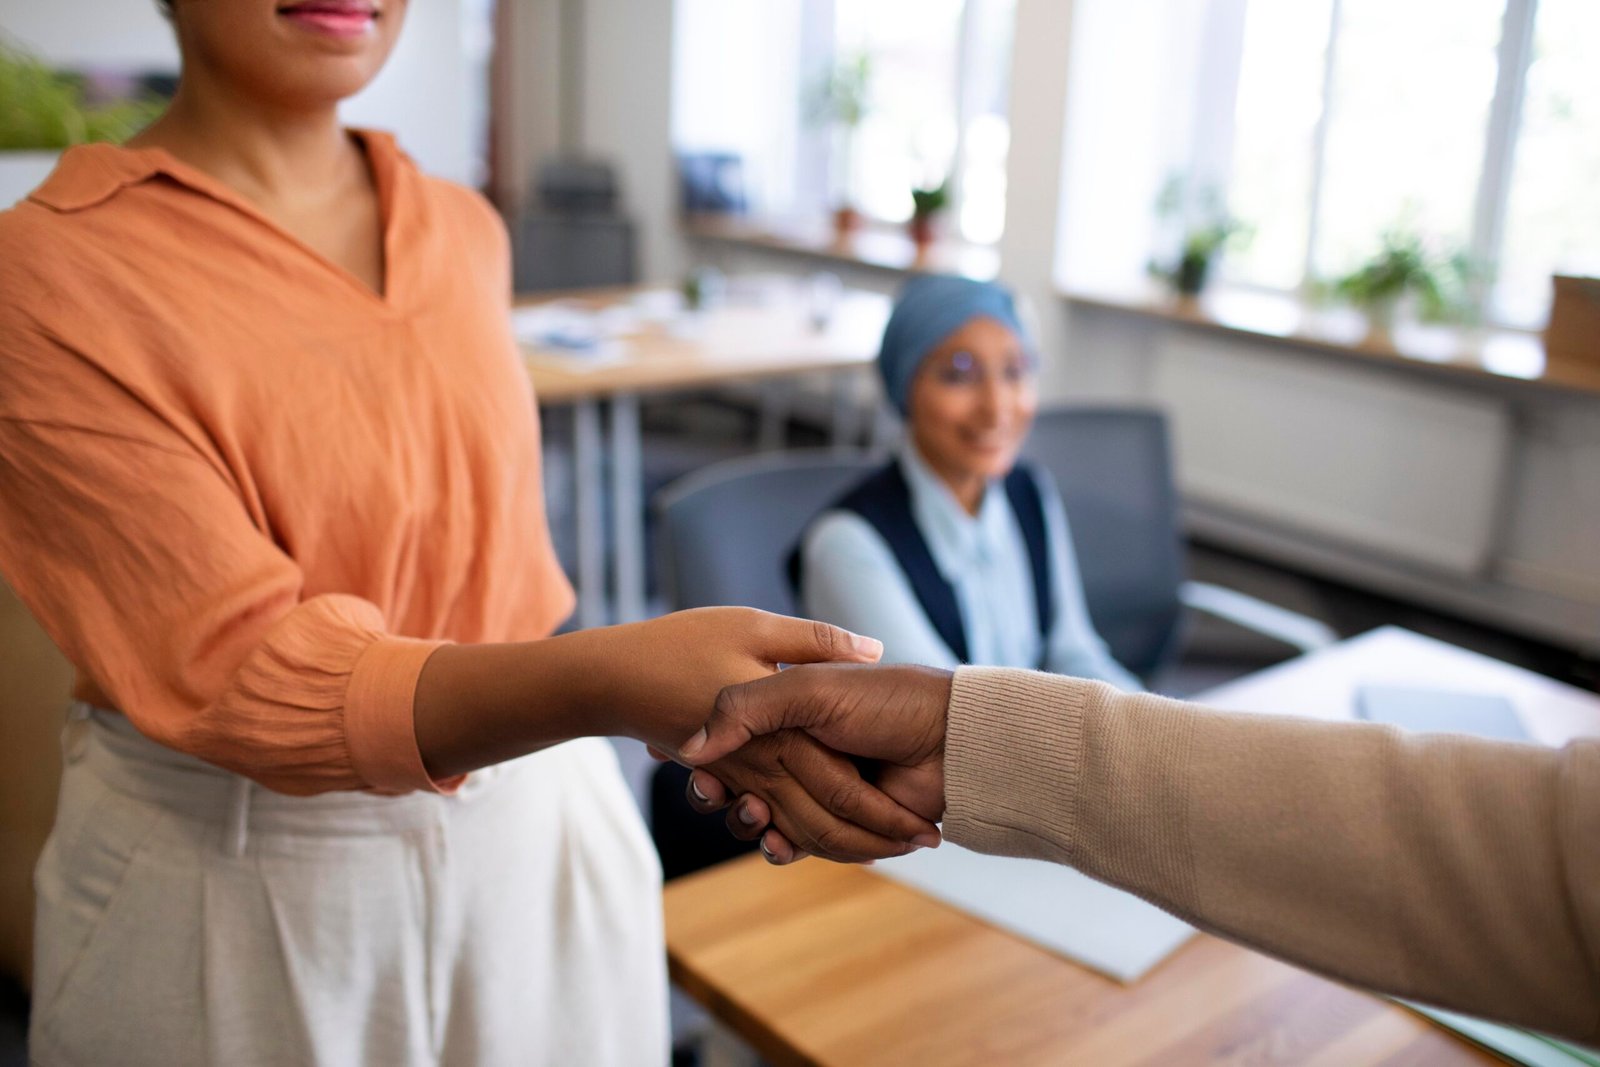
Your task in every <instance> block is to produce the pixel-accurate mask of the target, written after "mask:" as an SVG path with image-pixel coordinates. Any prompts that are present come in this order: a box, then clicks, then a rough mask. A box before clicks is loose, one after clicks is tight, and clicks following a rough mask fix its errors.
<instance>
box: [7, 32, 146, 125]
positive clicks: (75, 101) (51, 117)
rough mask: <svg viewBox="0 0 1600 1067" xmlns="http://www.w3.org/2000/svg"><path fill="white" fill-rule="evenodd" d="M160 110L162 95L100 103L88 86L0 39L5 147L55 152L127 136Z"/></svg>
mask: <svg viewBox="0 0 1600 1067" xmlns="http://www.w3.org/2000/svg"><path fill="white" fill-rule="evenodd" d="M160 111H161V103H160V101H157V100H129V101H120V102H118V103H114V104H106V105H104V106H100V107H91V106H89V105H88V104H86V103H85V102H84V99H83V85H82V83H81V82H79V81H78V80H77V79H75V78H71V77H68V76H66V75H63V74H58V73H57V72H55V71H53V70H51V69H50V68H49V67H47V66H46V65H45V64H44V63H43V62H41V61H40V60H39V59H37V58H36V57H34V56H31V55H29V54H28V53H26V52H24V51H22V50H21V49H19V48H15V47H12V46H10V45H8V44H6V43H5V42H3V41H0V151H23V152H26V151H50V150H54V149H59V148H66V147H68V146H70V145H75V144H82V143H84V142H86V141H123V140H126V139H127V138H129V137H131V136H133V135H134V134H135V133H137V132H138V131H139V130H140V129H142V128H143V127H144V126H145V125H146V124H147V123H149V122H150V120H152V119H154V118H155V117H156V115H158V114H159V113H160Z"/></svg>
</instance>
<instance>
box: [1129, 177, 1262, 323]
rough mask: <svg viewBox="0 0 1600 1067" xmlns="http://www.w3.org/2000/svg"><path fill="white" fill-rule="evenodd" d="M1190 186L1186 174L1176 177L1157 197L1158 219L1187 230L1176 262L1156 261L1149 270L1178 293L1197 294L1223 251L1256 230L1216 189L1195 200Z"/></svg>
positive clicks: (1165, 185)
mask: <svg viewBox="0 0 1600 1067" xmlns="http://www.w3.org/2000/svg"><path fill="white" fill-rule="evenodd" d="M1186 185H1187V183H1186V182H1185V180H1184V178H1183V176H1182V175H1180V174H1174V175H1172V176H1171V177H1169V178H1168V179H1167V180H1166V183H1165V184H1164V185H1162V187H1161V193H1160V195H1159V196H1157V197H1156V217H1157V218H1159V219H1161V220H1162V221H1163V222H1164V223H1167V224H1168V225H1169V226H1176V227H1183V228H1182V230H1181V234H1182V236H1181V238H1180V239H1179V241H1178V254H1177V257H1176V259H1175V260H1173V261H1172V262H1170V263H1165V264H1164V263H1160V262H1158V261H1155V260H1152V261H1151V262H1150V265H1149V271H1150V273H1151V274H1152V275H1154V276H1155V277H1157V278H1160V279H1162V280H1163V281H1165V282H1167V283H1168V284H1170V285H1172V286H1173V287H1174V288H1176V289H1177V290H1178V292H1180V293H1186V294H1189V295H1194V294H1197V293H1199V292H1200V290H1201V289H1203V288H1204V287H1205V283H1206V279H1207V277H1208V276H1209V275H1210V273H1211V267H1212V266H1213V264H1214V263H1215V262H1216V260H1217V257H1218V256H1220V255H1221V254H1222V252H1223V250H1224V249H1226V248H1227V247H1228V246H1229V245H1234V244H1238V243H1240V242H1244V241H1248V240H1249V239H1250V236H1251V234H1252V232H1253V231H1252V230H1251V228H1250V227H1248V226H1246V225H1245V224H1244V223H1243V222H1241V221H1240V220H1239V219H1237V218H1235V217H1234V216H1233V215H1232V214H1230V213H1229V212H1228V210H1227V207H1226V206H1225V205H1224V204H1223V202H1222V198H1221V197H1220V196H1218V195H1217V191H1216V190H1215V189H1212V188H1206V189H1203V190H1201V191H1200V193H1199V195H1198V196H1195V197H1191V196H1189V195H1188V192H1187V189H1186Z"/></svg>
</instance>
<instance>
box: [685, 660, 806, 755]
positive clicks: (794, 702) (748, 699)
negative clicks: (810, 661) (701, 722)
mask: <svg viewBox="0 0 1600 1067" xmlns="http://www.w3.org/2000/svg"><path fill="white" fill-rule="evenodd" d="M793 677H794V672H792V671H780V672H779V673H777V674H775V675H771V676H769V677H767V678H760V679H757V680H756V681H753V682H746V683H744V684H743V685H730V686H728V687H727V688H726V689H724V690H723V691H722V692H720V693H718V694H717V702H716V705H715V707H713V708H712V711H711V718H710V719H708V720H706V724H705V726H703V727H701V729H700V731H699V733H697V734H695V735H694V736H693V737H691V738H689V740H687V741H685V742H684V743H683V744H682V745H681V746H679V748H678V759H680V760H681V761H683V762H684V763H687V764H689V765H690V766H691V767H698V766H701V765H703V764H707V763H714V762H716V761H717V760H719V759H722V758H723V757H724V756H727V755H729V754H731V753H733V752H736V751H738V750H739V749H740V748H741V747H743V746H744V745H745V743H746V742H748V741H750V740H751V739H753V738H756V737H760V736H762V735H763V734H770V733H775V732H776V731H778V730H783V729H786V728H788V727H801V728H804V727H805V726H807V725H809V724H810V719H811V714H810V710H809V708H808V707H807V706H806V705H807V704H808V703H809V702H806V701H800V700H798V699H796V698H797V697H798V696H799V695H800V694H799V691H795V692H790V691H791V690H794V689H795V687H794V686H793V685H791V684H790V682H791V680H792V678H793Z"/></svg>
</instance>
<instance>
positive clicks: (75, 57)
mask: <svg viewBox="0 0 1600 1067" xmlns="http://www.w3.org/2000/svg"><path fill="white" fill-rule="evenodd" d="M465 15H466V12H465V11H464V8H463V2H462V0H422V2H416V3H413V4H411V7H410V14H409V15H408V16H407V21H406V27H405V31H404V33H403V34H402V35H401V38H400V43H399V45H398V46H397V47H396V49H395V54H394V55H393V56H392V57H391V58H390V60H389V64H388V66H386V67H385V68H384V71H383V73H382V74H380V75H379V76H378V79H377V80H376V81H374V82H373V83H372V85H370V86H368V87H367V89H366V90H365V91H364V92H362V93H361V94H360V95H359V96H356V97H354V98H353V99H351V100H350V101H349V102H347V104H346V105H345V108H344V116H345V121H346V122H349V123H351V124H353V125H366V126H377V127H380V128H383V129H389V130H393V131H395V132H396V133H397V134H398V135H399V138H400V142H401V144H402V145H403V146H404V147H405V148H406V150H407V151H408V152H410V153H411V155H412V156H413V157H414V158H415V159H416V160H417V162H418V163H419V164H421V165H422V167H423V169H425V170H427V171H429V172H431V173H434V174H438V175H440V176H442V177H446V178H451V179H453V180H455V181H461V182H468V183H474V182H476V181H477V180H478V178H479V176H480V172H481V159H480V157H481V154H482V153H481V150H480V148H479V145H478V141H479V138H478V137H477V136H476V134H475V130H474V128H473V122H472V116H473V114H474V113H475V112H474V108H473V106H472V103H471V100H470V98H469V97H470V94H471V93H473V92H475V91H477V90H476V89H475V87H474V86H473V84H472V70H471V65H470V63H469V61H468V56H467V53H466V50H465V49H464V47H463V39H464V34H463V29H464V27H463V19H464V17H465ZM0 29H3V30H4V32H5V33H6V35H8V36H10V37H11V38H13V39H15V40H16V41H18V42H20V43H22V44H23V45H25V46H27V47H29V48H31V49H32V50H34V51H36V52H38V53H39V54H40V55H42V56H44V57H45V58H46V59H47V60H49V61H51V62H52V63H55V64H57V65H60V66H64V67H112V68H118V69H123V68H127V69H134V70H143V69H149V70H166V71H175V70H176V69H177V66H178V52H177V47H176V45H175V44H174V43H173V39H172V30H171V28H170V27H169V26H168V25H167V23H166V20H165V19H163V18H162V17H161V15H160V13H159V11H158V10H157V7H156V4H155V2H154V0H70V2H68V0H48V2H39V0H0Z"/></svg>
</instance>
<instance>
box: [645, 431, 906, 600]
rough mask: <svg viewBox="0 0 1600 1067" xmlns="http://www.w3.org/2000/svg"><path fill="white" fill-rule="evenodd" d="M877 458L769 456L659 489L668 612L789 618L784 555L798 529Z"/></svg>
mask: <svg viewBox="0 0 1600 1067" xmlns="http://www.w3.org/2000/svg"><path fill="white" fill-rule="evenodd" d="M884 462H885V460H884V457H883V456H881V455H874V454H868V453H847V454H840V453H838V452H832V451H815V452H778V453H768V454H765V455H759V456H750V457H746V458H741V459H731V460H727V461H725V462H722V463H715V464H712V465H711V466H709V467H705V468H703V469H701V470H698V471H696V472H695V473H693V474H690V475H688V476H686V477H684V478H680V479H679V480H678V481H676V482H674V483H673V484H671V485H669V486H667V487H666V488H665V489H663V490H661V492H660V493H659V494H658V495H657V497H656V501H655V508H656V512H657V514H658V516H659V519H660V522H659V525H658V534H657V536H658V547H659V550H660V553H661V555H660V559H661V563H662V569H661V573H662V578H663V581H664V584H665V587H666V592H667V598H668V602H669V603H670V604H671V605H672V607H673V608H674V609H675V610H676V609H681V608H697V607H710V606H713V605H719V604H732V605H738V606H741V607H751V608H761V609H762V610H764V611H776V612H780V613H782V614H786V615H792V614H794V613H795V601H794V592H793V590H792V589H791V588H790V585H789V575H788V561H789V554H790V553H791V552H792V551H793V549H794V547H795V546H796V545H797V544H798V543H799V541H800V535H801V533H802V532H804V530H805V527H806V525H807V524H808V523H809V522H810V521H811V520H812V519H813V518H815V517H816V515H817V513H818V512H820V511H821V510H822V509H823V508H825V507H827V506H828V505H829V504H831V503H833V501H835V500H836V499H838V498H839V497H840V496H843V495H844V492H845V490H847V489H849V488H850V487H851V486H852V485H854V484H855V483H856V482H857V481H859V480H861V479H862V478H863V477H865V476H866V475H867V474H868V473H869V472H870V471H872V470H873V469H875V468H877V467H879V466H882V465H883V463H884Z"/></svg>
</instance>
